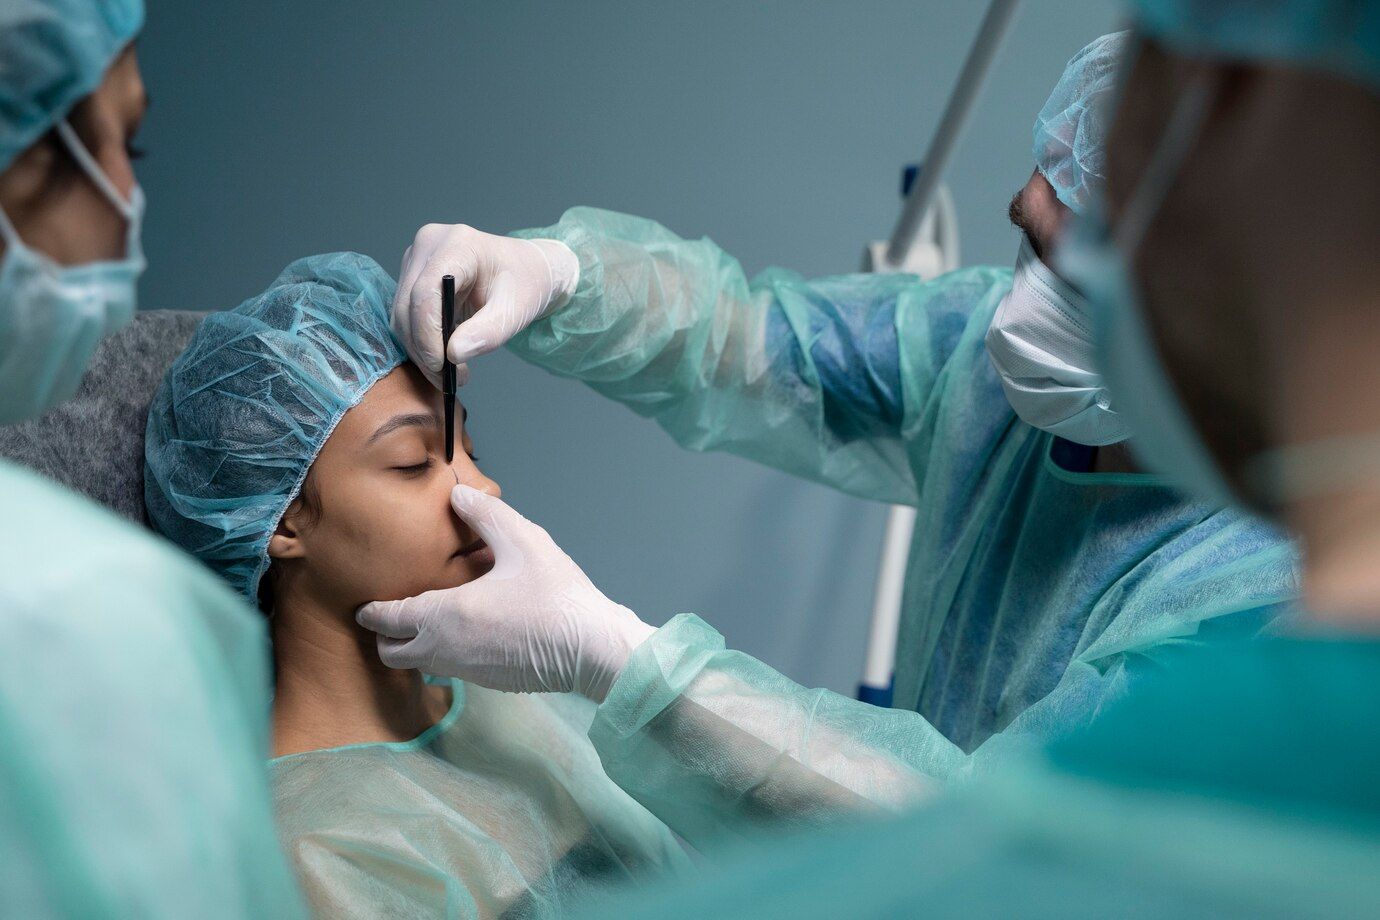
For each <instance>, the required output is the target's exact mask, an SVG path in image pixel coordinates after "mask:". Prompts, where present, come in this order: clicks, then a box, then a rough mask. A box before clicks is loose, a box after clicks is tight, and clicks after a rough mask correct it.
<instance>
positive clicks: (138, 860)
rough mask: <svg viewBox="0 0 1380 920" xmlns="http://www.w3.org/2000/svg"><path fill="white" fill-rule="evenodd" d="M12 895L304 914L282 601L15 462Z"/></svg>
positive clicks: (9, 505) (0, 484) (7, 760)
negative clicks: (279, 723) (279, 735)
mask: <svg viewBox="0 0 1380 920" xmlns="http://www.w3.org/2000/svg"><path fill="white" fill-rule="evenodd" d="M0 522H3V527H0V560H3V565H4V572H5V577H4V586H3V587H0V635H3V639H0V893H3V895H2V897H3V902H0V914H4V915H6V916H14V917H207V918H215V917H227V918H229V917H235V918H241V917H296V916H302V915H304V911H303V907H302V904H301V901H300V898H299V895H298V892H297V888H296V885H295V884H294V883H293V879H292V874H291V872H290V870H289V868H288V864H287V861H286V860H285V859H284V858H283V853H282V851H281V850H280V849H279V847H278V845H277V839H276V837H275V834H274V826H273V814H272V810H271V806H270V798H269V787H268V774H267V771H266V770H265V769H264V757H265V754H266V752H267V750H268V737H269V735H268V713H269V672H268V666H269V656H268V636H267V634H266V631H265V629H264V622H263V617H262V616H261V615H260V614H259V613H258V611H255V610H252V609H250V608H249V607H248V606H246V605H245V604H244V602H243V601H241V600H240V599H239V598H238V597H237V596H236V595H235V594H234V593H233V592H232V591H231V590H230V589H229V588H228V587H226V586H225V584H224V583H223V582H222V581H221V580H220V579H219V578H217V577H216V576H215V575H213V574H212V573H211V572H209V571H207V570H206V569H204V568H203V567H202V566H201V565H199V564H198V563H196V562H195V561H194V560H192V559H190V558H188V557H187V556H184V555H183V554H182V553H180V552H178V551H177V550H175V549H174V548H173V547H172V546H170V545H168V544H166V543H164V542H162V541H161V540H158V539H156V538H155V537H153V536H152V535H151V534H149V533H148V532H147V531H144V530H142V529H141V528H138V527H135V526H133V525H131V524H129V523H127V522H125V521H123V520H121V519H119V518H117V517H116V516H115V515H114V514H112V513H110V512H109V511H107V510H105V509H104V508H101V507H99V506H97V505H95V504H93V503H92V502H90V501H88V500H87V499H85V498H83V497H81V496H79V495H76V494H75V493H73V492H70V491H68V490H66V489H63V488H61V487H60V486H57V485H55V484H53V483H52V482H50V481H48V480H46V479H44V478H42V477H41V476H38V475H37V474H35V473H32V472H29V471H27V470H25V469H23V468H21V467H18V466H14V465H12V464H8V463H4V462H0Z"/></svg>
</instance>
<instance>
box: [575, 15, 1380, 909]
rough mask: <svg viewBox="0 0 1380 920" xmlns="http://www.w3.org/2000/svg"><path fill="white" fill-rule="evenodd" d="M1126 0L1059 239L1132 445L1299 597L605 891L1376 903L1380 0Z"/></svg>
mask: <svg viewBox="0 0 1380 920" xmlns="http://www.w3.org/2000/svg"><path fill="white" fill-rule="evenodd" d="M1136 7H1137V13H1138V23H1139V29H1140V30H1141V31H1142V33H1143V35H1144V36H1145V40H1146V42H1145V47H1144V49H1143V51H1142V53H1141V54H1140V55H1139V56H1138V58H1137V60H1136V62H1135V66H1134V69H1133V70H1132V72H1131V74H1130V78H1129V80H1128V82H1127V85H1126V88H1125V92H1124V95H1123V97H1122V99H1121V101H1120V103H1119V105H1118V112H1117V116H1116V126H1115V129H1114V130H1113V133H1112V136H1111V140H1110V142H1109V149H1108V155H1107V164H1108V172H1107V178H1108V182H1107V196H1106V208H1105V211H1104V212H1103V213H1102V214H1101V215H1099V218H1098V219H1097V221H1096V222H1095V224H1094V225H1093V226H1091V227H1088V228H1086V229H1087V231H1088V232H1086V233H1078V234H1076V235H1075V236H1074V238H1073V239H1071V240H1070V243H1069V245H1068V246H1067V247H1066V248H1065V253H1064V257H1063V261H1061V263H1060V264H1061V265H1063V266H1064V268H1065V270H1066V271H1067V272H1068V273H1069V275H1070V276H1071V277H1074V278H1076V279H1077V280H1078V281H1079V283H1080V284H1082V285H1083V286H1084V287H1085V289H1086V290H1087V291H1088V293H1089V295H1090V296H1091V297H1092V299H1093V301H1094V304H1095V309H1094V319H1095V321H1096V324H1097V327H1098V332H1097V336H1096V338H1097V340H1098V352H1097V356H1098V360H1099V362H1100V363H1101V364H1102V365H1103V366H1104V367H1106V369H1107V373H1108V378H1109V379H1108V383H1109V386H1110V388H1111V391H1112V393H1113V394H1114V396H1115V397H1116V399H1117V400H1118V406H1119V407H1120V408H1121V409H1122V410H1123V411H1124V412H1125V413H1126V414H1127V415H1129V416H1130V417H1131V418H1130V424H1131V426H1132V427H1133V429H1134V430H1135V431H1136V432H1137V444H1138V445H1140V446H1141V450H1142V452H1143V453H1144V456H1145V460H1146V462H1147V463H1149V464H1153V466H1154V467H1155V468H1156V469H1159V470H1161V471H1162V472H1163V473H1165V474H1167V475H1170V476H1172V477H1173V478H1174V480H1175V481H1176V482H1178V483H1181V484H1182V485H1183V486H1184V487H1185V488H1188V489H1190V490H1192V492H1193V493H1194V494H1195V495H1199V496H1202V497H1204V498H1206V499H1220V498H1221V497H1222V496H1224V495H1230V496H1232V497H1233V498H1234V499H1235V500H1237V501H1240V502H1243V503H1247V504H1249V505H1250V506H1251V507H1253V508H1256V509H1257V510H1259V511H1261V512H1263V513H1265V514H1267V515H1268V516H1269V517H1270V518H1271V519H1273V520H1274V521H1276V522H1277V523H1279V524H1280V525H1281V526H1283V527H1286V528H1287V529H1288V530H1289V532H1290V533H1292V534H1293V535H1295V536H1296V537H1297V538H1298V540H1299V542H1300V544H1301V547H1302V559H1303V573H1302V575H1303V580H1302V585H1303V597H1302V607H1303V610H1302V611H1301V612H1300V614H1299V615H1298V616H1297V617H1296V618H1294V619H1293V620H1292V621H1291V622H1289V623H1288V624H1287V625H1285V624H1281V629H1280V631H1281V632H1287V633H1288V635H1287V637H1285V636H1280V637H1276V638H1261V639H1257V640H1254V641H1250V642H1237V643H1230V644H1228V645H1227V646H1225V647H1216V648H1199V649H1188V648H1185V649H1181V650H1179V651H1176V652H1175V653H1173V654H1172V655H1171V656H1169V660H1168V662H1167V663H1168V664H1169V665H1170V668H1169V669H1168V670H1167V671H1166V673H1163V674H1158V675H1154V674H1147V675H1146V676H1145V677H1144V678H1143V679H1139V680H1138V681H1137V684H1138V685H1137V686H1136V687H1135V688H1134V692H1133V693H1129V694H1127V695H1126V696H1125V697H1124V698H1123V700H1121V701H1120V702H1117V703H1113V704H1111V706H1110V709H1109V712H1108V713H1107V714H1106V716H1105V717H1104V718H1102V719H1100V720H1099V721H1098V722H1097V723H1096V724H1095V725H1094V726H1093V727H1092V728H1090V729H1087V730H1085V731H1082V732H1079V733H1076V734H1075V735H1074V736H1073V737H1071V738H1068V739H1066V740H1063V741H1061V742H1059V743H1058V744H1056V745H1054V746H1052V747H1051V748H1050V749H1048V750H1047V751H1046V752H1045V753H1044V754H1043V755H1042V756H1040V757H1039V758H1037V759H1034V760H1031V761H1027V762H1025V763H1023V764H1021V765H1020V767H1019V769H1017V768H1014V767H1013V768H1012V769H1010V770H1008V771H1003V772H1002V775H1001V776H999V777H998V776H993V777H991V778H990V779H988V780H987V781H984V782H982V783H981V784H974V786H973V787H972V788H970V789H968V790H966V794H964V795H962V796H956V797H953V798H951V799H949V800H947V801H946V802H945V803H943V804H942V805H939V806H937V807H935V808H932V809H928V810H926V811H924V812H922V813H918V814H916V815H915V816H914V817H911V818H907V819H905V820H903V821H898V822H896V823H894V824H892V825H890V826H887V827H867V828H865V829H859V830H857V831H855V832H852V833H849V834H843V835H838V836H833V837H831V838H829V839H823V838H819V839H817V840H814V841H809V842H802V843H800V844H798V845H795V846H789V845H785V844H783V845H781V846H780V847H778V848H776V851H775V852H774V853H773V854H772V856H770V857H767V858H757V859H753V860H745V861H743V862H741V863H739V864H738V865H736V866H735V867H734V868H733V870H732V871H731V872H729V873H726V874H723V875H720V876H714V877H711V878H709V879H703V878H702V879H699V880H697V884H696V887H695V889H694V891H693V893H692V892H689V891H685V892H681V893H683V894H685V895H687V896H686V897H680V898H676V897H673V896H672V893H670V892H668V893H666V894H665V895H663V896H662V897H660V898H658V899H656V900H655V902H649V903H645V904H642V905H639V906H635V907H633V906H622V907H620V908H611V907H605V908H604V912H603V913H602V914H601V915H602V916H619V917H655V918H657V920H668V918H676V917H696V918H698V917H706V916H709V917H753V918H757V917H792V918H824V917H834V916H841V915H842V916H849V917H896V916H917V915H924V916H938V917H947V916H962V917H1011V916H1041V917H1106V916H1135V917H1176V918H1178V917H1213V918H1222V917H1243V918H1244V917H1249V918H1263V917H1288V918H1297V917H1328V918H1331V917H1376V916H1380V873H1377V872H1376V866H1377V865H1380V788H1378V787H1377V784H1376V777H1377V776H1380V731H1377V726H1380V694H1377V693H1376V688H1377V687H1380V579H1377V573H1378V572H1380V485H1377V484H1380V399H1377V396H1376V394H1377V393H1380V380H1378V379H1377V376H1380V324H1377V323H1376V321H1375V317H1376V313H1377V309H1380V293H1377V287H1376V282H1375V270H1374V266H1375V247H1376V242H1377V240H1380V172H1377V170H1376V163H1377V157H1378V155H1380V3H1378V2H1376V0H1256V2H1253V3H1250V4H1231V3H1212V2H1206V0H1140V2H1139V3H1137V4H1136ZM1099 226H1100V229H1099Z"/></svg>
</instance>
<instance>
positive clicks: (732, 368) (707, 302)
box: [510, 208, 991, 502]
mask: <svg viewBox="0 0 1380 920" xmlns="http://www.w3.org/2000/svg"><path fill="white" fill-rule="evenodd" d="M519 235H520V236H524V237H528V238H555V239H558V240H560V241H562V242H564V243H565V244H566V245H568V246H569V247H570V248H571V250H572V251H573V252H574V253H575V254H576V256H577V257H578V259H579V263H580V273H579V283H578V287H577V288H576V290H575V293H574V295H573V296H572V298H571V300H570V302H569V303H568V304H567V305H565V306H563V307H561V308H560V309H558V310H556V311H554V312H552V313H551V314H550V315H548V316H547V317H546V318H544V319H540V320H538V321H536V322H534V323H533V324H532V325H530V326H529V327H528V328H527V329H526V330H525V331H523V332H522V333H519V334H518V335H517V336H515V337H514V338H513V339H512V340H511V343H510V345H511V347H512V349H513V350H514V351H515V352H516V353H517V354H519V355H520V356H522V357H523V358H525V359H527V360H529V361H531V362H533V363H536V364H538V365H540V366H542V367H544V368H547V369H548V370H551V371H553V372H555V373H558V374H562V375H566V376H571V377H576V378H579V379H581V380H583V381H585V382H586V383H588V384H589V385H590V386H591V387H593V388H594V389H595V390H598V391H599V392H600V393H602V394H604V395H606V396H609V397H611V398H613V399H616V400H618V401H620V402H622V403H624V404H625V405H627V406H629V407H630V408H632V409H633V410H634V411H636V412H638V413H639V414H641V415H644V416H648V417H650V418H653V419H655V420H656V421H657V423H658V424H660V425H661V426H662V427H663V428H664V429H665V430H666V431H667V432H668V433H670V434H671V436H672V437H674V438H675V439H676V440H677V441H678V442H679V443H680V444H681V445H682V446H684V447H687V448H690V449H692V450H723V451H728V452H731V453H735V454H738V455H740V456H744V457H747V458H749V459H753V460H757V461H759V462H762V463H765V464H767V465H769V466H773V467H776V468H778V469H782V470H786V471H787V472H791V473H794V474H797V475H800V476H804V477H806V478H810V479H814V480H817V481H820V482H823V483H826V484H828V485H831V486H834V487H836V488H840V489H843V490H845V491H848V492H851V493H853V494H856V495H861V496H863V497H867V498H873V499H878V500H885V501H891V502H914V500H915V492H916V486H915V483H914V481H913V474H912V472H911V466H910V464H909V463H908V462H907V459H906V455H905V450H904V446H903V443H902V439H903V434H904V433H903V432H902V425H903V420H905V419H908V418H909V419H913V418H917V417H919V415H920V409H921V407H920V405H918V404H919V403H923V401H924V400H926V399H927V398H929V396H930V395H931V394H932V392H933V391H934V390H935V384H936V381H937V380H938V377H939V374H940V372H941V371H942V369H943V366H944V362H945V361H946V359H947V357H948V355H949V354H950V353H951V352H952V350H953V347H954V344H955V342H956V340H957V337H958V335H959V334H960V333H961V331H962V330H963V327H964V325H965V323H966V319H967V316H968V313H969V312H970V308H971V307H972V305H973V304H972V302H973V300H974V299H975V298H981V297H982V296H983V295H984V294H985V293H986V292H987V288H989V287H991V281H990V280H987V279H983V280H981V281H979V282H978V285H977V287H975V288H974V290H973V292H972V294H971V295H970V296H968V297H967V299H966V301H965V300H964V299H963V298H959V299H957V300H955V299H954V298H940V299H939V300H936V299H935V298H933V297H931V296H930V295H931V294H932V292H933V290H934V286H935V285H940V286H943V282H934V283H924V282H920V281H919V280H918V279H916V278H915V277H914V276H912V275H864V274H858V275H845V276H839V277H834V278H824V279H816V280H806V279H804V278H801V277H800V276H798V275H795V274H793V273H790V272H785V271H781V270H777V269H773V270H770V271H768V272H766V273H764V274H763V275H761V276H760V277H758V278H757V279H755V280H754V281H752V282H749V281H748V279H747V277H746V276H745V275H744V273H743V269H742V267H741V266H740V265H739V264H738V262H737V260H735V259H733V258H732V257H731V256H729V255H728V254H726V253H725V252H724V251H723V250H721V249H720V248H719V247H718V246H716V245H714V243H712V242H711V241H709V240H708V239H700V240H685V239H681V238H680V237H678V236H676V235H675V234H673V233H671V232H670V231H668V230H666V229H665V228H664V227H662V226H660V225H659V224H656V223H654V222H652V221H649V220H643V219H641V218H637V217H631V216H628V215H624V214H617V213H613V212H609V211H601V210H596V209H593V208H574V209H571V210H570V211H567V212H566V213H565V215H564V216H563V217H562V218H561V220H560V222H559V223H557V224H556V225H555V226H553V227H545V228H542V229H539V230H530V231H522V232H521V233H520V234H519Z"/></svg>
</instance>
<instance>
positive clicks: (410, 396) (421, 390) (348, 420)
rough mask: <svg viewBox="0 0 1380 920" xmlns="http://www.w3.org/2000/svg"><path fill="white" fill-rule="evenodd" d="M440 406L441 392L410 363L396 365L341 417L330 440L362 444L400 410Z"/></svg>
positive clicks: (437, 411)
mask: <svg viewBox="0 0 1380 920" xmlns="http://www.w3.org/2000/svg"><path fill="white" fill-rule="evenodd" d="M440 409H441V394H440V393H439V392H438V391H437V389H436V388H435V387H433V386H432V385H431V384H430V383H429V382H428V381H427V379H426V377H424V376H422V373H421V371H419V370H417V368H416V366H414V365H413V364H412V363H411V362H407V363H404V364H401V365H399V366H398V367H395V368H394V369H393V370H391V371H389V372H388V373H387V374H385V375H384V376H383V377H381V378H380V379H379V381H378V382H377V383H375V384H374V385H373V386H372V387H370V388H369V392H367V393H365V394H364V398H363V399H361V400H360V401H359V403H358V404H357V405H355V406H354V407H353V408H351V409H350V410H349V411H348V412H346V413H345V415H344V416H343V417H342V418H341V419H340V424H339V425H337V426H336V429H335V433H334V434H332V435H331V440H332V441H335V440H337V437H338V438H339V440H342V441H349V442H352V443H361V442H363V441H365V440H366V439H368V437H369V436H370V435H372V434H373V433H374V432H375V431H376V430H378V427H379V426H380V425H382V424H383V423H384V422H386V421H388V420H389V419H391V418H392V417H393V416H395V415H398V414H399V413H416V412H433V413H439V412H440Z"/></svg>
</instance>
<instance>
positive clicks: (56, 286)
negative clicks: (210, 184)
mask: <svg viewBox="0 0 1380 920" xmlns="http://www.w3.org/2000/svg"><path fill="white" fill-rule="evenodd" d="M57 132H58V136H59V137H60V138H61V139H62V142H63V143H64V144H65V145H66V146H67V149H68V150H69V151H70V152H71V154H72V156H73V158H75V159H76V161H77V163H78V164H79V165H80V166H81V168H82V170H83V171H84V172H85V173H86V174H87V176H88V177H90V179H91V181H92V182H94V183H95V184H96V187H97V188H99V189H100V190H101V192H102V193H103V194H104V195H105V196H106V197H107V198H108V199H110V202H111V204H113V205H114V206H115V207H116V209H117V210H119V212H120V213H121V214H123V215H124V217H125V220H126V221H127V222H128V227H127V229H126V231H125V257H124V258H123V259H120V260H112V261H102V262H90V263H87V264H85V265H73V266H63V265H59V264H58V263H57V262H55V261H53V260H52V259H51V258H49V257H48V256H46V255H44V254H43V253H41V252H37V251H36V250H33V249H30V248H29V247H28V246H25V245H24V242H23V240H21V239H20V238H19V233H18V232H17V231H16V230H15V228H14V224H12V223H11V222H10V220H9V217H8V216H6V214H5V213H4V211H3V210H0V237H3V239H4V241H5V254H4V261H3V262H0V425H7V424H10V423H11V422H16V421H19V420H21V419H25V418H32V417H33V416H36V415H38V414H40V413H42V412H43V411H44V410H46V409H48V408H49V407H51V406H53V405H56V404H57V403H59V402H61V401H63V400H64V399H67V398H68V397H70V396H71V395H72V394H73V393H75V392H76V389H77V385H78V384H79V383H81V379H82V375H83V374H85V372H86V366H87V364H88V363H89V362H90V360H91V355H92V353H93V352H94V351H95V350H96V346H97V345H98V344H100V341H101V339H102V338H104V337H105V336H107V335H109V334H110V333H112V332H114V331H115V330H116V329H119V328H120V327H121V326H123V325H124V324H125V323H127V322H129V320H130V318H131V317H132V316H133V315H134V307H135V289H136V286H137V284H138V281H139V275H140V274H142V273H143V271H144V252H143V248H142V246H141V245H140V241H139V234H140V229H141V225H142V223H143V216H144V195H143V192H142V191H141V190H140V189H139V188H138V187H137V186H136V187H135V189H134V191H133V193H132V194H131V195H130V197H129V200H128V201H126V200H125V199H124V198H123V197H122V196H121V195H120V193H119V192H118V191H117V190H116V189H115V186H114V185H112V184H111V182H110V179H109V178H107V177H106V175H105V173H104V172H102V171H101V168H100V166H99V165H97V163H96V161H95V159H94V158H93V157H92V156H91V154H90V153H89V152H87V150H86V148H85V147H84V146H83V145H82V143H81V141H80V140H79V139H78V138H77V135H76V132H75V131H73V130H72V128H71V126H70V125H69V124H68V123H67V122H66V121H63V122H61V123H60V124H58V126H57Z"/></svg>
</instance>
